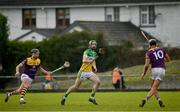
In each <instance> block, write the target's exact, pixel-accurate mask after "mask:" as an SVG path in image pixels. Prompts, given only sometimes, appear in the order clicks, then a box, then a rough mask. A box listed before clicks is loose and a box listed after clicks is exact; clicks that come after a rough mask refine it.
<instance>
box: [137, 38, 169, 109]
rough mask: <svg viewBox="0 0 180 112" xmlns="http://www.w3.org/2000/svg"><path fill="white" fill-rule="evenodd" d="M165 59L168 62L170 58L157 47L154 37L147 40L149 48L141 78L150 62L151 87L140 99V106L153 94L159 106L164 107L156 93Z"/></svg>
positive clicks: (163, 70) (163, 73)
mask: <svg viewBox="0 0 180 112" xmlns="http://www.w3.org/2000/svg"><path fill="white" fill-rule="evenodd" d="M165 61H167V62H169V61H170V58H169V56H168V54H167V53H166V52H165V50H164V49H163V48H160V47H157V42H156V40H155V39H150V40H149V50H148V51H147V53H146V56H145V65H144V69H143V73H142V75H141V79H143V77H144V76H145V75H146V72H147V70H148V67H149V65H150V64H151V74H152V76H151V88H150V91H149V93H148V94H147V96H146V97H145V98H144V99H143V100H142V102H141V104H140V105H139V106H140V107H143V106H144V104H145V103H146V101H147V100H149V99H150V98H151V96H155V97H156V99H157V101H158V103H159V105H160V107H165V105H164V104H163V102H162V100H161V99H160V97H159V95H158V87H159V85H160V83H161V81H162V80H163V77H164V76H165Z"/></svg>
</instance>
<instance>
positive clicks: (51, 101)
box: [0, 92, 180, 111]
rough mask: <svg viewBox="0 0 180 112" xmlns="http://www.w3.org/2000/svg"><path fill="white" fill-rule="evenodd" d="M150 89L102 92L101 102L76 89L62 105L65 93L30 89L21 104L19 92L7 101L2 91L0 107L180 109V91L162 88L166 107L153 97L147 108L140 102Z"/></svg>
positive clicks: (75, 109) (4, 108) (98, 96)
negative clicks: (93, 101) (143, 90)
mask: <svg viewBox="0 0 180 112" xmlns="http://www.w3.org/2000/svg"><path fill="white" fill-rule="evenodd" d="M146 94H147V92H98V93H97V96H96V99H97V102H98V103H99V105H97V106H96V105H93V104H91V103H90V102H88V98H89V95H90V93H87V92H86V93H84V92H80V93H72V94H70V96H69V97H68V99H67V101H66V105H64V106H61V105H60V98H61V96H62V93H27V94H26V102H27V103H26V104H25V105H20V104H19V96H12V97H11V98H10V100H9V101H8V102H7V103H4V101H3V99H4V94H2V93H1V94H0V99H1V101H0V111H180V103H179V102H180V92H160V96H161V98H162V100H163V101H164V103H165V105H166V107H165V108H160V107H159V105H158V103H157V101H156V100H155V98H154V97H153V98H151V99H150V100H149V101H148V102H147V103H146V105H145V106H144V107H143V108H140V107H139V106H138V105H139V103H140V102H141V100H142V98H144V97H145V95H146Z"/></svg>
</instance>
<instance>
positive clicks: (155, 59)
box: [146, 47, 166, 68]
mask: <svg viewBox="0 0 180 112" xmlns="http://www.w3.org/2000/svg"><path fill="white" fill-rule="evenodd" d="M165 55H166V52H165V50H164V49H163V48H158V47H157V48H155V49H149V50H148V51H147V53H146V58H149V59H150V62H151V68H165Z"/></svg>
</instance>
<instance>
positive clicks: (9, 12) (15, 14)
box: [0, 9, 30, 40]
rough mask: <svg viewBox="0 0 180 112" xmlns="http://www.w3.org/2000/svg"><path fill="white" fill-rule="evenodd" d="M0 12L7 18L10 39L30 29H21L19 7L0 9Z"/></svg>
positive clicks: (20, 11)
mask: <svg viewBox="0 0 180 112" xmlns="http://www.w3.org/2000/svg"><path fill="white" fill-rule="evenodd" d="M0 13H2V14H3V15H4V16H6V17H7V19H8V25H9V30H10V31H9V39H10V40H13V39H16V38H17V37H19V36H21V35H23V34H25V33H27V32H29V31H30V30H23V29H22V10H21V9H0Z"/></svg>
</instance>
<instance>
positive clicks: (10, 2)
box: [0, 0, 180, 6]
mask: <svg viewBox="0 0 180 112" xmlns="http://www.w3.org/2000/svg"><path fill="white" fill-rule="evenodd" d="M162 2H167V3H170V2H180V0H0V6H47V5H48V6H59V5H60V6H62V5H98V4H134V3H162Z"/></svg>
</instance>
